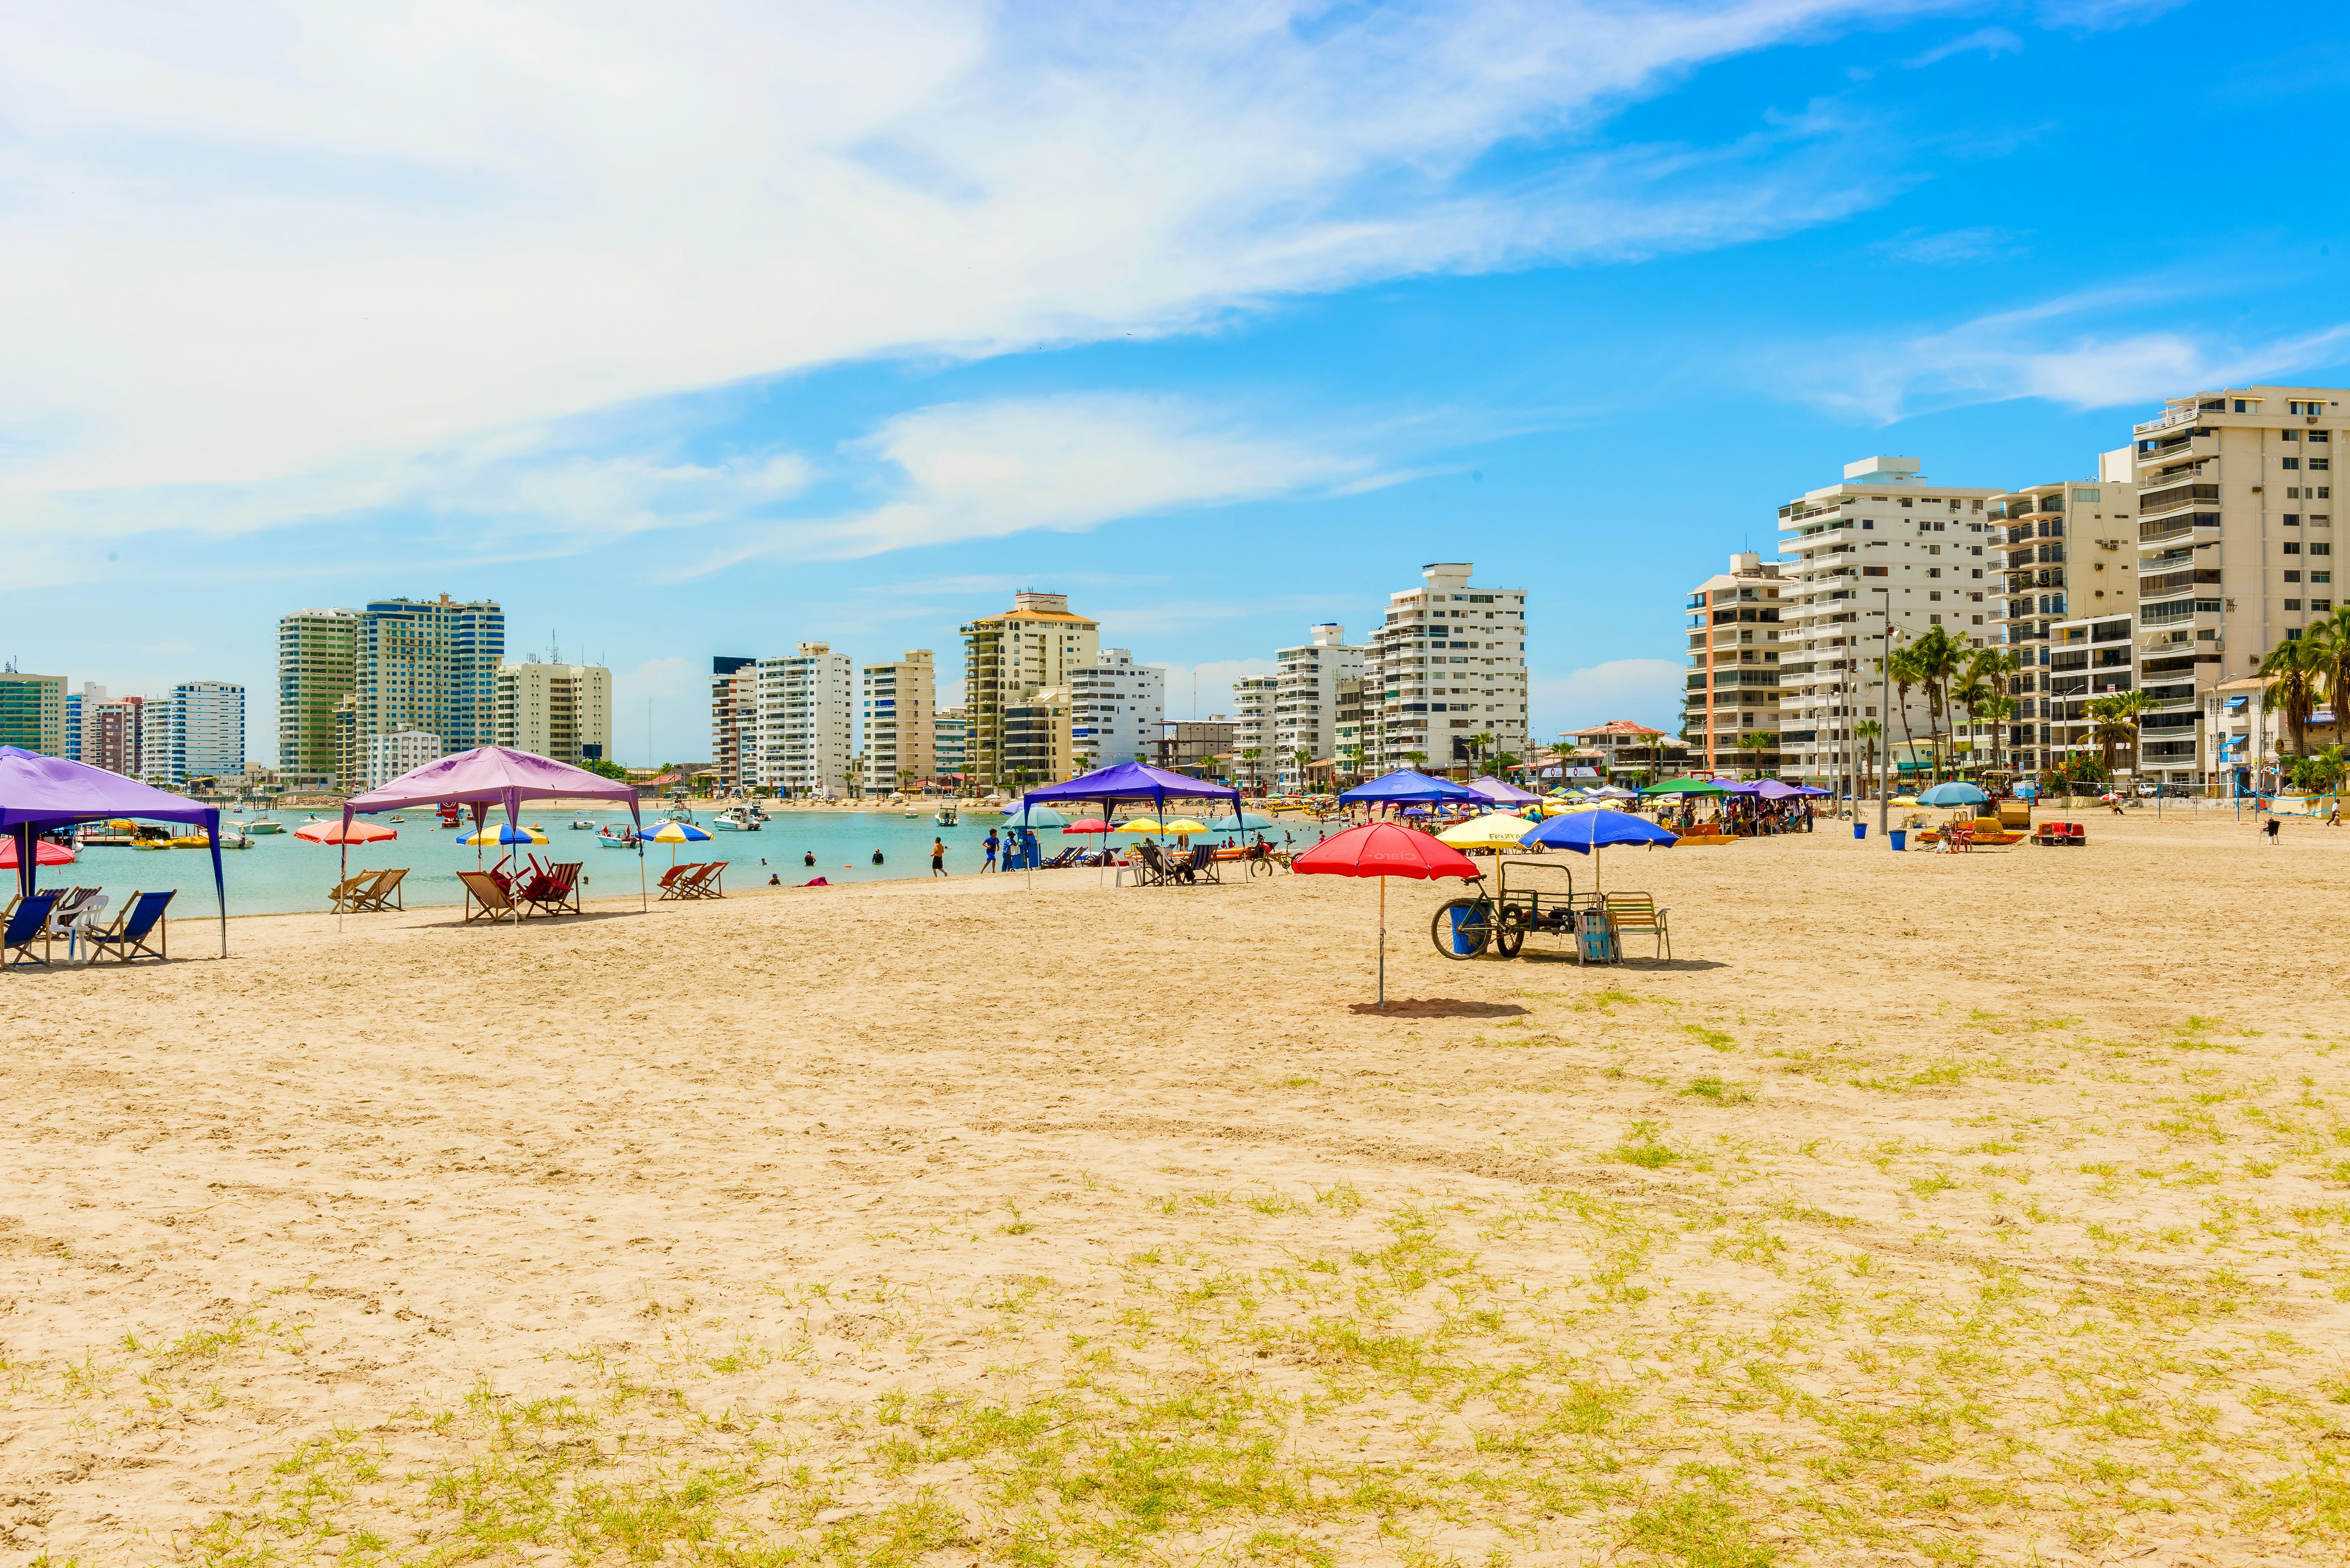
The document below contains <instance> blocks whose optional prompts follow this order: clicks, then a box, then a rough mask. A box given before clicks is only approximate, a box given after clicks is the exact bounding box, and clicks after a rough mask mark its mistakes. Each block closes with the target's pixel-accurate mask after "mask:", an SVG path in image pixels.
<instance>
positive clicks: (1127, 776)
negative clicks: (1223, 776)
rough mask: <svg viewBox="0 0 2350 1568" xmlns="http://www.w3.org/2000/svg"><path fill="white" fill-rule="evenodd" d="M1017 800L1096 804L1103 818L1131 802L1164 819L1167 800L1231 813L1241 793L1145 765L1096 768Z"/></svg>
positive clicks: (1037, 817) (1056, 819)
mask: <svg viewBox="0 0 2350 1568" xmlns="http://www.w3.org/2000/svg"><path fill="white" fill-rule="evenodd" d="M1021 798H1022V800H1023V801H1025V802H1029V803H1035V804H1042V803H1043V802H1045V801H1087V802H1096V803H1098V805H1099V809H1100V811H1101V813H1102V815H1105V816H1110V815H1116V813H1117V810H1118V802H1119V801H1131V802H1133V803H1135V804H1136V805H1140V804H1141V803H1143V802H1145V801H1148V802H1149V803H1150V806H1151V815H1154V816H1158V817H1164V816H1166V815H1167V803H1168V802H1169V801H1170V800H1220V801H1223V802H1225V803H1227V804H1228V805H1230V806H1231V807H1232V810H1234V811H1238V810H1239V809H1240V807H1241V792H1240V791H1238V790H1236V789H1234V788H1233V787H1232V785H1230V784H1211V783H1209V782H1208V781H1207V780H1206V779H1195V778H1187V777H1185V776H1184V775H1183V774H1170V773H1169V772H1167V771H1166V770H1165V769H1163V768H1154V767H1151V766H1149V764H1148V763H1112V764H1111V765H1110V766H1108V767H1106V768H1096V769H1095V770H1094V771H1093V772H1091V773H1089V774H1078V775H1077V776H1076V778H1073V779H1068V780H1065V781H1064V782H1062V783H1060V784H1045V786H1043V787H1042V788H1040V789H1032V790H1030V791H1028V792H1027V794H1024V795H1023V796H1022V797H1021ZM1014 809H1015V810H1017V809H1018V808H1017V807H1015V808H1014ZM1030 820H1033V821H1036V822H1042V821H1044V816H1043V815H1042V814H1041V813H1040V814H1039V815H1037V816H1035V818H1033V819H1030ZM1054 820H1055V822H1056V823H1057V822H1059V821H1060V820H1061V819H1060V818H1059V817H1057V816H1056V817H1055V819H1054Z"/></svg>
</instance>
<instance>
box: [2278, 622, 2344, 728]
mask: <svg viewBox="0 0 2350 1568" xmlns="http://www.w3.org/2000/svg"><path fill="white" fill-rule="evenodd" d="M2331 662H2332V659H2331V657H2330V655H2329V654H2328V653H2327V651H2326V650H2325V649H2322V648H2321V647H2320V646H2319V645H2318V644H2317V643H2316V642H2314V641H2313V640H2312V639H2308V638H2290V637H2289V638H2287V639H2284V640H2283V641H2282V642H2280V643H2278V644H2277V645H2276V646H2275V647H2274V648H2272V649H2269V655H2268V657H2267V658H2266V659H2262V660H2261V671H2260V672H2261V673H2262V675H2264V676H2267V677H2268V678H2269V684H2268V687H2267V689H2266V690H2264V691H2262V693H2261V711H2262V712H2263V713H2279V712H2281V713H2282V714H2283V715H2284V723H2285V729H2286V731H2287V732H2289V733H2290V734H2291V735H2292V737H2293V754H2294V755H2296V756H2298V755H2300V754H2301V753H2303V752H2304V751H2306V750H2307V749H2308V741H2307V732H2308V729H2309V711H2310V709H2312V708H2314V707H2315V706H2316V705H2317V691H2318V687H2319V684H2320V683H2321V682H2322V681H2323V680H2324V670H2325V668H2326V666H2327V665H2328V664H2330V663H2331ZM2337 717H2338V715H2337Z"/></svg>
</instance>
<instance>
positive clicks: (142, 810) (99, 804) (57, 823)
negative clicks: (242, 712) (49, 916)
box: [0, 746, 228, 958]
mask: <svg viewBox="0 0 2350 1568" xmlns="http://www.w3.org/2000/svg"><path fill="white" fill-rule="evenodd" d="M117 817H122V818H128V819H130V820H134V821H135V820H138V819H140V818H144V819H146V820H148V821H151V822H192V823H195V824H197V825H198V826H201V827H202V828H203V830H204V836H205V837H206V838H207V839H208V840H210V841H211V846H212V853H213V892H214V893H215V894H216V895H218V897H219V900H220V948H221V950H220V956H221V957H223V958H226V957H228V883H227V881H226V879H225V878H224V877H223V875H222V872H221V846H220V808H219V807H217V806H210V805H198V804H197V803H196V802H194V801H192V800H190V799H189V798H188V797H187V796H185V795H183V794H167V793H166V792H164V791H162V790H160V789H156V788H153V787H152V786H151V785H148V784H140V783H138V782H137V781H136V780H133V779H127V778H124V777H123V776H122V775H121V774H114V773H109V772H108V771H107V770H106V769H104V768H94V767H91V766H90V765H89V764H88V763H77V762H74V761H72V760H71V759H70V758H67V757H51V756H45V755H43V754H42V753H38V752H28V751H26V750H24V749H23V748H22V747H19V746H0V832H5V834H6V835H7V836H8V838H9V840H10V841H11V842H12V843H13V844H14V845H15V846H16V888H17V891H18V893H19V895H20V897H21V898H22V899H23V901H24V902H25V903H30V902H31V901H32V900H33V899H35V898H39V897H40V896H41V895H40V894H39V893H38V892H37V891H36V884H35V877H36V873H37V872H38V870H39V867H40V851H39V849H38V848H37V847H36V844H37V841H38V840H39V839H40V836H42V835H43V834H45V833H47V832H48V831H50V830H51V829H53V828H59V827H70V826H74V825H75V824H76V823H82V822H105V821H109V820H112V819H114V818H117ZM158 897H168V895H158Z"/></svg>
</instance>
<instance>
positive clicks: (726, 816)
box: [710, 805, 765, 833]
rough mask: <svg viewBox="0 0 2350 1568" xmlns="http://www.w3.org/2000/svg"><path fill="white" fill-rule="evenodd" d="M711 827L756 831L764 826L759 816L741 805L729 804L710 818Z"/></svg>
mask: <svg viewBox="0 0 2350 1568" xmlns="http://www.w3.org/2000/svg"><path fill="white" fill-rule="evenodd" d="M710 826H712V827H723V828H726V829H728V830H729V831H731V832H734V833H756V832H758V831H759V829H760V828H761V827H763V826H765V824H764V822H763V821H761V819H760V818H758V817H757V816H754V815H752V813H751V812H750V811H749V810H748V809H747V808H745V807H743V806H739V805H736V806H729V807H728V808H727V809H726V810H724V811H722V812H720V813H719V814H718V815H715V816H713V817H712V818H711V819H710Z"/></svg>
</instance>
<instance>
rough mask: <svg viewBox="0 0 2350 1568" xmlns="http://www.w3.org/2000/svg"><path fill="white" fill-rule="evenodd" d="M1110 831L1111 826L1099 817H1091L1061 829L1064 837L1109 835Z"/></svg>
mask: <svg viewBox="0 0 2350 1568" xmlns="http://www.w3.org/2000/svg"><path fill="white" fill-rule="evenodd" d="M1108 831H1109V824H1108V823H1107V822H1104V821H1103V820H1102V819H1101V818H1100V817H1098V816H1089V817H1087V818H1086V819H1085V820H1084V821H1083V822H1073V823H1071V824H1069V826H1066V827H1065V828H1063V829H1061V833H1062V836H1064V837H1066V836H1068V835H1069V834H1072V833H1107V832H1108Z"/></svg>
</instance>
